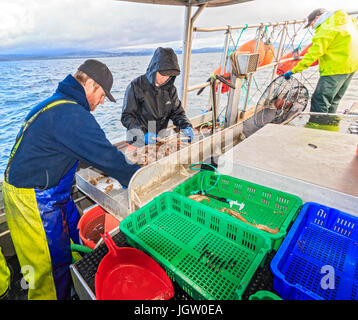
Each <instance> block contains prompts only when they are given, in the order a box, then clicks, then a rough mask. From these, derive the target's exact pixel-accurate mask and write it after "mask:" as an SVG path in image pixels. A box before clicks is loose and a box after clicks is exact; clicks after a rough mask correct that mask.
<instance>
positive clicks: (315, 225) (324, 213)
mask: <svg viewBox="0 0 358 320" xmlns="http://www.w3.org/2000/svg"><path fill="white" fill-rule="evenodd" d="M271 271H272V273H273V274H274V289H275V290H276V292H277V293H278V294H279V295H280V296H281V297H282V298H283V299H288V300H322V299H324V300H358V217H355V216H352V215H349V214H347V213H345V212H342V211H339V210H337V209H334V208H330V207H326V206H323V205H320V204H318V203H313V202H307V203H306V204H305V205H304V206H303V207H302V209H301V211H300V213H299V214H298V216H297V219H296V221H295V222H294V224H293V225H292V228H291V229H290V231H289V233H288V234H287V237H286V238H285V240H284V241H283V242H282V245H281V247H280V248H279V249H278V251H277V253H276V255H275V257H274V258H273V259H272V261H271ZM329 276H332V277H331V278H329ZM327 278H329V279H327ZM322 283H323V285H322ZM327 286H328V288H327ZM333 287H334V288H333Z"/></svg>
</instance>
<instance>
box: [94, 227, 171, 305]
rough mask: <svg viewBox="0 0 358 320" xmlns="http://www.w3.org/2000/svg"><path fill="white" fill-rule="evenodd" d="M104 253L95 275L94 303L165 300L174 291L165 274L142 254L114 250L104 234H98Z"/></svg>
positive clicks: (126, 250)
mask: <svg viewBox="0 0 358 320" xmlns="http://www.w3.org/2000/svg"><path fill="white" fill-rule="evenodd" d="M102 237H103V240H104V242H105V244H106V245H107V247H108V253H107V254H106V255H105V256H104V258H103V259H102V260H101V262H100V264H99V266H98V269H97V272H96V275H95V291H96V298H97V300H168V299H171V298H172V297H173V296H174V288H173V284H172V282H171V280H170V279H169V277H168V275H167V274H166V272H165V271H164V270H163V269H162V268H161V267H160V266H159V264H158V263H157V262H156V261H155V260H154V259H153V258H151V257H150V256H148V255H147V254H145V253H144V252H142V251H140V250H138V249H136V248H131V247H117V246H116V244H115V243H114V241H113V239H112V238H111V237H110V235H109V234H108V233H106V234H105V235H102Z"/></svg>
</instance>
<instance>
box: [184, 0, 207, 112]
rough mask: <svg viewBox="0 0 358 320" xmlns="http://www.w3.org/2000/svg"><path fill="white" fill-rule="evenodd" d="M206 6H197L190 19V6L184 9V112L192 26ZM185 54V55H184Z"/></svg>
mask: <svg viewBox="0 0 358 320" xmlns="http://www.w3.org/2000/svg"><path fill="white" fill-rule="evenodd" d="M206 5H207V4H203V5H201V6H199V8H198V10H196V12H195V13H194V15H193V17H191V5H189V6H187V7H186V9H185V35H184V42H183V65H182V72H183V73H182V78H181V88H180V91H181V96H180V99H181V103H182V107H183V109H184V110H186V102H187V97H188V83H189V74H190V58H191V46H192V39H193V25H194V22H195V20H196V18H197V17H198V16H199V14H200V13H201V12H202V11H203V10H204V8H205V7H206ZM184 52H185V53H184Z"/></svg>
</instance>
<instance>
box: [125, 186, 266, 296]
mask: <svg viewBox="0 0 358 320" xmlns="http://www.w3.org/2000/svg"><path fill="white" fill-rule="evenodd" d="M120 230H121V231H122V232H123V233H124V234H125V235H126V238H127V241H128V243H129V244H130V245H131V246H134V247H136V248H138V249H140V250H142V251H144V252H146V253H147V254H149V255H150V256H152V257H153V258H154V259H155V260H156V261H157V262H158V263H159V264H160V265H161V266H162V267H164V269H165V271H166V272H167V274H168V276H169V277H170V278H171V279H172V280H174V281H176V282H177V283H178V284H179V286H180V287H181V288H182V289H183V290H184V291H186V292H187V293H188V294H189V295H190V296H191V297H193V298H194V299H197V300H201V299H214V300H235V299H241V297H242V294H243V293H244V291H245V289H246V286H247V285H248V283H249V282H250V280H251V278H252V276H253V275H254V273H255V271H256V269H257V268H258V267H259V266H261V267H262V266H263V264H264V262H265V258H266V255H267V253H268V252H269V251H270V250H271V249H270V240H269V239H268V238H267V237H264V236H263V235H262V234H260V233H258V232H257V231H256V230H252V229H249V228H248V227H247V226H245V225H239V224H238V223H237V221H236V219H234V218H232V217H230V216H227V215H225V214H223V213H221V212H217V211H216V210H213V209H211V208H203V206H202V205H200V204H198V203H196V202H193V201H191V200H190V199H186V198H184V197H182V196H180V195H179V194H176V193H170V192H166V193H163V194H161V195H160V196H158V197H156V198H154V199H153V200H152V201H151V202H150V203H148V204H146V205H145V206H143V207H142V208H140V209H139V210H137V211H136V212H134V213H132V214H130V215H129V216H128V217H127V218H125V219H124V220H123V221H122V222H121V224H120ZM206 251H207V252H208V253H206Z"/></svg>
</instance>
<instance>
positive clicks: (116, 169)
mask: <svg viewBox="0 0 358 320" xmlns="http://www.w3.org/2000/svg"><path fill="white" fill-rule="evenodd" d="M112 84H113V77H112V73H111V72H110V70H109V69H108V67H107V66H106V65H105V64H103V63H101V62H100V61H97V60H93V59H90V60H87V61H85V62H84V63H83V64H82V65H81V66H80V67H79V68H78V71H77V72H76V73H75V74H74V76H72V75H71V74H69V75H68V76H67V77H66V78H65V79H64V80H63V81H61V82H60V83H59V85H58V88H57V90H56V92H55V93H54V94H53V96H52V97H50V98H48V99H47V100H45V101H43V102H41V103H40V104H38V105H37V106H35V107H34V108H33V109H32V110H31V111H30V113H29V114H28V115H27V117H26V119H25V122H24V124H23V125H22V127H21V129H20V132H19V134H18V136H17V138H16V142H15V145H14V147H13V149H12V151H11V154H10V158H9V162H8V166H7V168H6V171H5V178H4V182H3V198H4V205H5V213H6V219H7V223H8V226H9V230H10V234H11V238H12V241H13V243H14V247H15V250H16V254H17V257H18V259H19V262H20V265H21V267H22V270H25V272H24V278H25V280H26V281H27V282H28V285H29V291H28V298H29V299H70V288H71V276H70V271H69V265H70V264H71V261H72V260H71V251H70V241H71V240H72V241H73V242H74V243H78V242H79V234H78V230H77V223H78V220H79V218H80V215H79V213H78V211H77V208H76V206H75V204H74V202H73V200H72V199H71V196H70V192H71V189H72V186H73V181H74V175H75V171H76V167H77V164H78V161H82V162H84V163H86V164H88V165H90V166H93V167H96V168H98V169H100V170H102V171H103V172H105V173H106V174H108V175H110V176H111V177H113V178H115V179H117V180H118V181H119V182H120V183H121V184H122V185H124V186H128V184H129V181H130V178H131V177H132V175H133V174H134V173H135V172H136V171H137V170H138V169H139V168H140V167H139V166H138V165H137V164H131V163H130V162H129V161H127V159H126V157H125V156H124V155H123V153H122V152H120V151H119V150H118V149H117V148H116V147H115V146H113V145H112V144H111V143H110V142H109V141H108V140H107V138H106V136H105V133H104V132H103V130H102V129H101V128H100V126H99V124H98V123H97V121H96V120H95V118H94V116H93V115H92V114H91V111H94V110H95V109H96V107H97V106H98V105H99V104H103V103H104V99H105V97H107V98H108V99H109V100H110V101H113V102H115V99H114V98H113V96H112V95H111V93H110V90H111V88H112Z"/></svg>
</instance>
